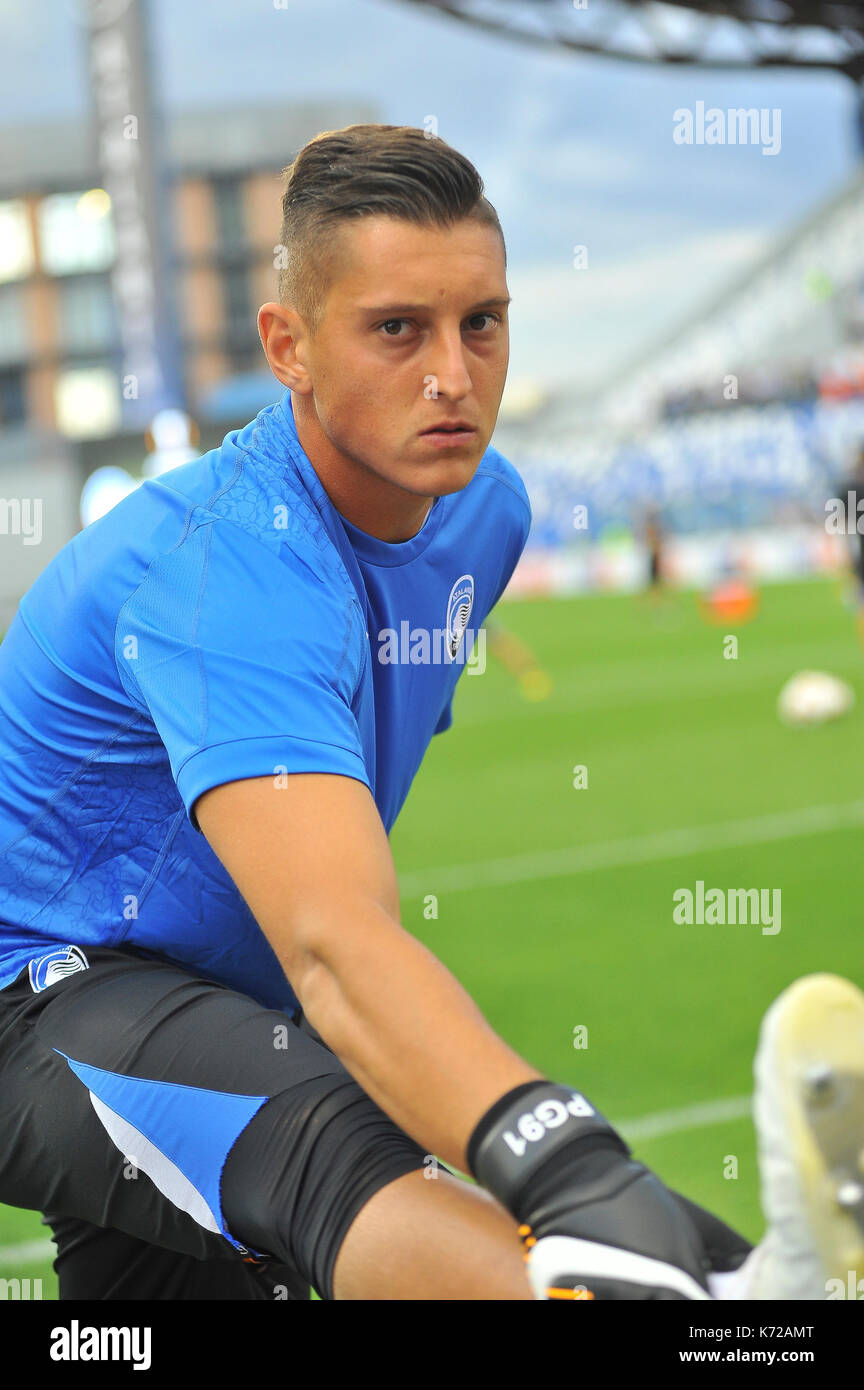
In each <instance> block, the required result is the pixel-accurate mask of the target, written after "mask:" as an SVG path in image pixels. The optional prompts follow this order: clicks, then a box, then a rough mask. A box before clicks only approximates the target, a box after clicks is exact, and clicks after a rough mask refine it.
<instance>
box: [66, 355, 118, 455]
mask: <svg viewBox="0 0 864 1390" xmlns="http://www.w3.org/2000/svg"><path fill="white" fill-rule="evenodd" d="M54 404H55V408H56V411H57V428H58V429H59V430H60V431H61V432H62V433H63V434H66V435H69V437H70V438H72V439H99V438H103V437H104V436H105V435H108V434H114V433H116V431H117V430H118V429H119V428H120V423H121V417H122V411H121V404H120V391H119V388H118V384H117V374H116V372H114V371H112V369H111V368H110V367H80V368H76V369H75V370H72V371H66V372H60V373H59V375H58V377H57V382H56V385H55V388H54Z"/></svg>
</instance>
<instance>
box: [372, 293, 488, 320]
mask: <svg viewBox="0 0 864 1390" xmlns="http://www.w3.org/2000/svg"><path fill="white" fill-rule="evenodd" d="M510 303H512V296H511V295H509V294H508V295H506V296H505V297H504V298H497V299H496V298H492V299H481V300H480V301H479V302H478V303H477V304H472V305H471V307H470V309H466V311H465V312H466V313H467V314H476V313H477V311H478V309H491V308H492V307H493V305H494V306H500V307H502V308H503V307H504V306H506V305H507V304H510ZM357 308H358V310H359V312H360V313H361V314H381V315H382V317H383V316H384V315H389V316H391V317H395V316H396V315H397V314H416V313H417V312H418V311H422V312H424V313H428V312H429V311H430V309H431V305H429V304H358V306H357Z"/></svg>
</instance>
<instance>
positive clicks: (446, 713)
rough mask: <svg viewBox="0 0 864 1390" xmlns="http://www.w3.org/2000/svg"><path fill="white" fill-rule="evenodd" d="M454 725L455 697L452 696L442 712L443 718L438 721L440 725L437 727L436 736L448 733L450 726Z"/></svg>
mask: <svg viewBox="0 0 864 1390" xmlns="http://www.w3.org/2000/svg"><path fill="white" fill-rule="evenodd" d="M452 723H453V696H452V695H451V696H450V699H449V700H448V701H447V703H446V705H445V706H444V708H443V710H442V711H441V718H440V719H439V720H438V723H437V724H436V725H435V733H436V734H443V733H446V732H447V730H448V729H449V728H450V725H451V724H452Z"/></svg>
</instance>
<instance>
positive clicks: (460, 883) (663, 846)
mask: <svg viewBox="0 0 864 1390" xmlns="http://www.w3.org/2000/svg"><path fill="white" fill-rule="evenodd" d="M860 825H864V801H850V802H847V803H845V804H844V805H840V806H805V807H802V808H800V809H799V810H795V811H780V812H778V813H777V814H775V815H768V816H753V817H752V818H751V819H749V820H734V821H719V822H717V823H716V824H714V825H697V826H688V827H687V828H685V829H683V830H661V831H659V832H658V833H657V834H656V835H634V836H632V837H630V838H629V839H625V840H604V841H601V842H600V843H599V844H594V845H590V844H589V845H575V846H572V847H570V848H566V849H549V850H538V851H536V852H535V853H532V854H513V855H510V856H509V857H508V858H506V859H486V860H479V861H478V862H476V863H474V864H451V865H449V866H447V867H446V868H439V869H425V870H423V871H421V872H416V873H407V874H400V875H399V888H400V891H401V893H402V896H403V897H405V898H419V897H423V896H424V895H425V894H427V893H436V894H440V893H460V892H464V891H466V890H468V889H471V888H497V887H501V886H502V885H504V884H508V883H530V882H532V881H533V880H536V879H542V878H569V877H570V875H571V874H582V873H587V872H589V871H590V870H592V869H617V868H623V867H624V866H625V865H628V864H648V863H651V862H652V861H653V860H658V859H675V858H677V857H678V856H683V855H689V854H699V853H701V852H703V851H708V852H710V851H712V850H718V849H735V848H740V847H741V846H746V845H752V844H766V843H768V842H769V841H771V840H789V839H795V838H796V837H797V836H800V835H818V834H823V833H824V832H825V831H828V830H842V829H852V828H855V827H857V826H860Z"/></svg>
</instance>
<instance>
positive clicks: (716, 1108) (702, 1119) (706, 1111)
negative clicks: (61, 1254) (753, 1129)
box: [0, 1096, 751, 1268]
mask: <svg viewBox="0 0 864 1390" xmlns="http://www.w3.org/2000/svg"><path fill="white" fill-rule="evenodd" d="M750 1113H751V1100H750V1096H724V1097H723V1098H722V1099H720V1100H706V1101H701V1102H700V1103H698V1104H696V1105H685V1106H683V1107H682V1108H681V1109H679V1110H658V1111H657V1112H656V1113H655V1114H654V1115H642V1116H641V1117H640V1118H639V1119H636V1120H621V1121H620V1122H619V1121H616V1123H615V1128H616V1129H618V1130H620V1132H621V1133H622V1134H623V1136H624V1138H625V1139H626V1140H627V1141H628V1142H630V1143H636V1142H637V1141H638V1140H640V1139H659V1138H662V1137H663V1136H665V1135H667V1134H681V1133H683V1132H684V1131H685V1130H688V1129H703V1128H705V1127H707V1126H708V1125H721V1124H725V1123H726V1122H728V1121H729V1120H741V1119H744V1118H745V1117H747V1116H749V1115H750ZM56 1253H57V1250H56V1247H55V1245H54V1243H53V1241H50V1240H30V1241H27V1242H25V1243H24V1244H23V1245H0V1265H2V1266H3V1267H4V1268H6V1267H8V1266H10V1265H11V1266H13V1267H14V1266H18V1265H34V1264H42V1263H43V1261H45V1260H53V1258H54V1256H55V1255H56Z"/></svg>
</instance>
